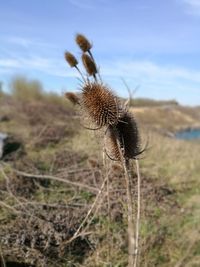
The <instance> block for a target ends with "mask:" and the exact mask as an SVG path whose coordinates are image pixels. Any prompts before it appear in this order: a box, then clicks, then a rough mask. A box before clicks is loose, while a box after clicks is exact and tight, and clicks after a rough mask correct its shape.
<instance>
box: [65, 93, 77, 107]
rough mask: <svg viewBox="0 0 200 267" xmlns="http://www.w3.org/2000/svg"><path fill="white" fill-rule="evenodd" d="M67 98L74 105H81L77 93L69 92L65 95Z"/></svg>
mask: <svg viewBox="0 0 200 267" xmlns="http://www.w3.org/2000/svg"><path fill="white" fill-rule="evenodd" d="M65 97H66V98H67V99H68V100H69V101H70V102H71V103H72V104H73V105H76V104H79V98H78V96H77V95H76V94H75V93H72V92H67V93H65Z"/></svg>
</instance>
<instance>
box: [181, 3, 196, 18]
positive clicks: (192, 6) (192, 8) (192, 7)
mask: <svg viewBox="0 0 200 267" xmlns="http://www.w3.org/2000/svg"><path fill="white" fill-rule="evenodd" d="M181 1H182V3H184V4H185V8H186V9H185V10H186V12H187V13H189V14H194V15H200V0H181Z"/></svg>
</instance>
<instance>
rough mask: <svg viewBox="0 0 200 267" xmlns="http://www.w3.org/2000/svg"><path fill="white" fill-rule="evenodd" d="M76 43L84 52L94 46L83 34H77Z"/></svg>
mask: <svg viewBox="0 0 200 267" xmlns="http://www.w3.org/2000/svg"><path fill="white" fill-rule="evenodd" d="M76 43H77V45H78V46H79V47H80V49H81V50H82V51H83V52H87V51H89V50H90V49H91V48H92V44H91V43H90V42H89V41H88V39H87V38H86V37H85V36H84V35H83V34H77V35H76Z"/></svg>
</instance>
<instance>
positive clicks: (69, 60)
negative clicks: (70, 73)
mask: <svg viewBox="0 0 200 267" xmlns="http://www.w3.org/2000/svg"><path fill="white" fill-rule="evenodd" d="M65 60H66V61H67V63H68V64H69V65H70V67H72V68H73V67H76V65H78V60H77V59H76V58H75V56H74V55H73V54H71V53H70V52H65Z"/></svg>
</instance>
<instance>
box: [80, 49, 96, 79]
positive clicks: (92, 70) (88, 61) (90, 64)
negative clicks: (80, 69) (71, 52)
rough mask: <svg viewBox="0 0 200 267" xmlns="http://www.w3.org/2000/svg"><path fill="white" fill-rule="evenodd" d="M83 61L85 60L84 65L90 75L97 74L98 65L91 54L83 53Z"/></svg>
mask: <svg viewBox="0 0 200 267" xmlns="http://www.w3.org/2000/svg"><path fill="white" fill-rule="evenodd" d="M82 62H83V65H84V67H85V69H86V71H87V73H88V74H89V75H90V76H91V75H95V74H96V73H97V68H96V65H95V63H94V61H93V60H92V58H91V57H90V56H89V55H87V54H85V53H84V54H83V55H82Z"/></svg>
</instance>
